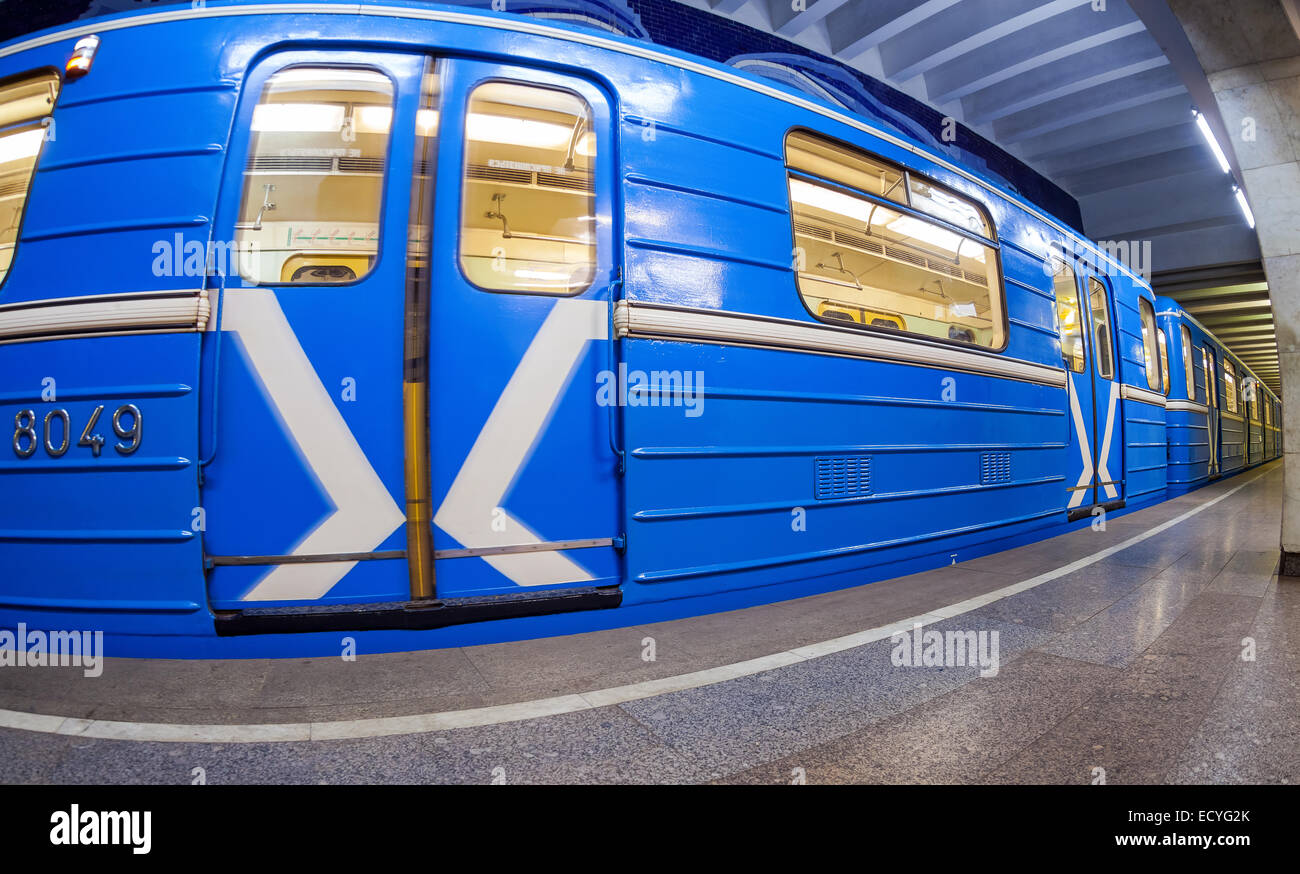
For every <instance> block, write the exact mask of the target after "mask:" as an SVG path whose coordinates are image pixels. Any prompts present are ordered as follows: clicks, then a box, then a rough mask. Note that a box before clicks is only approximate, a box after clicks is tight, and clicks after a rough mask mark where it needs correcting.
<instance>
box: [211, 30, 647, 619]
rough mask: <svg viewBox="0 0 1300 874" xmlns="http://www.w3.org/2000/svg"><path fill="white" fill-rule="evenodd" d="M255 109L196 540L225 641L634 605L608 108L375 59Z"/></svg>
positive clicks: (484, 75)
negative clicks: (491, 612) (238, 632)
mask: <svg viewBox="0 0 1300 874" xmlns="http://www.w3.org/2000/svg"><path fill="white" fill-rule="evenodd" d="M243 94H244V97H243V98H242V100H241V104H240V105H239V106H238V107H236V109H235V112H236V118H235V124H234V127H233V129H234V131H235V133H234V134H233V135H232V141H231V143H230V149H229V157H228V160H227V169H226V174H225V177H224V179H223V182H222V191H221V194H220V196H219V200H218V207H217V213H216V221H215V225H216V230H215V231H214V234H215V235H219V236H218V237H217V238H218V239H222V238H225V239H228V240H230V241H231V242H232V244H233V245H232V246H231V249H232V250H233V251H235V252H236V253H237V257H236V260H235V261H234V262H232V263H231V265H230V267H231V269H229V270H226V271H217V272H216V273H215V274H213V275H212V276H211V277H210V279H209V280H208V281H209V282H210V284H211V285H214V286H215V285H220V292H221V294H220V298H219V300H220V310H219V312H218V314H217V318H218V319H219V325H220V328H219V330H217V331H214V332H212V334H211V335H209V336H208V338H207V339H206V341H205V351H204V382H203V386H204V392H205V401H206V406H205V412H204V426H205V427H204V435H205V437H204V445H203V446H202V447H200V451H201V453H202V455H203V457H204V462H205V464H204V479H203V504H204V505H203V507H202V508H197V509H196V516H195V518H196V519H201V520H202V530H203V532H204V543H205V553H206V556H207V557H206V564H207V569H208V594H209V603H210V606H211V607H212V608H213V609H214V610H216V611H218V618H219V620H220V618H221V617H222V615H223V614H222V612H221V611H233V612H236V613H238V612H241V611H242V612H243V613H250V612H251V613H256V612H257V609H260V608H277V609H278V608H281V607H285V608H292V610H298V609H300V608H301V609H304V610H305V609H308V608H310V609H316V608H322V609H324V608H328V607H331V606H337V605H345V606H352V605H375V604H382V605H392V604H400V603H403V602H407V603H409V602H410V601H417V602H418V601H421V600H433V599H446V600H457V599H459V600H462V601H466V600H467V601H482V600H484V599H481V598H479V596H510V595H515V594H519V593H524V592H530V593H534V595H536V594H538V593H544V592H547V591H549V590H552V589H554V590H559V593H560V594H563V592H565V591H567V590H572V589H575V588H589V589H592V590H597V589H600V590H602V591H603V590H604V589H605V588H608V587H611V586H616V585H617V584H618V583H619V582H620V580H621V552H620V548H621V541H620V539H619V534H618V532H619V531H620V530H621V519H620V514H619V506H620V504H619V499H618V496H619V487H620V481H619V476H620V474H619V459H618V456H617V453H616V451H615V449H614V448H613V447H614V446H615V445H616V444H615V439H616V437H615V433H616V431H617V427H618V424H619V423H618V421H617V416H618V413H619V404H618V399H617V396H616V394H615V393H613V392H606V393H605V394H604V395H602V394H601V393H600V390H601V388H602V387H603V386H607V385H608V384H609V383H611V382H612V381H613V380H611V379H610V373H611V369H612V368H614V365H613V363H612V362H613V361H614V359H615V355H614V349H613V348H612V346H611V344H612V338H611V306H612V303H611V294H612V292H613V290H614V289H615V288H616V279H617V277H618V276H619V269H618V262H617V259H618V249H617V247H616V246H615V245H614V242H613V241H614V211H613V205H614V203H615V200H616V198H615V193H616V188H615V178H616V174H615V172H614V158H613V149H612V148H611V146H612V140H613V136H612V134H613V123H612V118H611V109H610V107H611V105H612V102H613V101H612V100H611V99H610V98H609V97H608V96H607V95H606V93H605V92H604V91H603V90H602V89H601V88H600V87H599V86H597V85H596V84H595V83H594V82H592V81H590V80H588V79H586V78H585V77H582V76H580V75H564V74H561V73H558V72H554V71H552V70H542V69H532V68H526V67H520V66H514V65H509V64H499V63H489V62H485V61H477V60H469V59H447V58H434V57H426V56H423V55H416V54H406V53H390V52H369V51H328V52H327V51H315V50H295V51H289V52H284V53H279V54H275V55H271V56H268V57H266V58H264V59H262V60H261V61H259V62H258V63H257V64H256V65H255V66H254V67H253V68H252V69H250V70H249V71H248V73H247V75H246V77H245V82H244V88H243ZM215 297H216V295H215V294H214V298H215ZM602 398H604V401H603V402H602ZM196 530H198V529H196ZM542 597H545V596H544V595H542ZM486 600H488V601H491V600H493V599H491V598H489V599H486ZM496 600H497V601H500V600H501V599H500V598H498V599H496ZM505 600H510V599H509V598H508V597H507V598H506V599H505ZM479 606H481V604H480V605H479ZM286 615H287V614H286ZM286 621H287V620H286ZM219 627H221V626H220V622H219ZM277 627H279V626H277Z"/></svg>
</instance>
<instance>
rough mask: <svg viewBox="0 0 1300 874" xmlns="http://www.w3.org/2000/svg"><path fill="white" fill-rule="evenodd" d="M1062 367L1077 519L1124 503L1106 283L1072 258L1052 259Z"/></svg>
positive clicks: (1070, 487)
mask: <svg viewBox="0 0 1300 874" xmlns="http://www.w3.org/2000/svg"><path fill="white" fill-rule="evenodd" d="M1054 267H1055V270H1054V277H1053V279H1054V281H1053V284H1054V286H1055V292H1056V306H1057V320H1058V323H1059V327H1060V334H1061V343H1062V350H1061V351H1062V355H1063V357H1064V360H1065V366H1066V393H1067V399H1068V404H1069V425H1068V429H1069V448H1068V450H1067V457H1068V459H1069V463H1068V467H1067V476H1066V489H1067V498H1066V511H1067V513H1068V514H1069V518H1071V519H1078V518H1082V517H1085V516H1089V515H1094V514H1096V513H1097V512H1098V508H1105V509H1115V508H1118V507H1122V506H1123V505H1124V478H1123V471H1124V416H1123V402H1122V399H1121V397H1120V380H1119V379H1118V362H1117V359H1116V354H1115V319H1114V309H1113V306H1112V303H1111V297H1112V295H1111V292H1110V288H1109V285H1108V283H1107V281H1106V280H1105V279H1104V278H1103V277H1102V276H1101V275H1100V274H1098V273H1096V272H1095V271H1093V270H1091V269H1090V268H1089V267H1087V266H1086V265H1084V264H1082V263H1081V262H1078V261H1067V260H1061V259H1058V260H1057V261H1056V262H1055V263H1054Z"/></svg>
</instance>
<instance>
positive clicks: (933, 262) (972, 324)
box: [785, 131, 1006, 349]
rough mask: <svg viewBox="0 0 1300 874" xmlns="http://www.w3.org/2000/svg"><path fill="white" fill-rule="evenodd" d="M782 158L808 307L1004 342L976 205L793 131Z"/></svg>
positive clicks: (993, 269)
mask: <svg viewBox="0 0 1300 874" xmlns="http://www.w3.org/2000/svg"><path fill="white" fill-rule="evenodd" d="M785 157H786V166H787V168H788V170H789V173H788V181H789V193H790V204H791V215H792V218H793V224H794V239H795V253H796V276H797V282H798V288H799V294H800V296H801V297H802V298H803V302H804V305H805V306H807V307H808V310H809V311H810V312H811V313H813V314H814V315H816V316H817V318H819V319H821V320H823V321H832V322H834V323H838V324H853V325H855V326H860V327H864V328H884V329H886V330H895V331H906V332H908V333H911V334H917V335H920V336H923V337H927V338H929V339H934V340H946V341H954V342H958V343H966V344H970V345H975V346H982V347H985V348H990V349H1002V348H1003V347H1004V346H1005V345H1006V327H1005V320H1004V317H1003V299H1002V288H1001V276H1000V273H999V269H998V253H997V248H996V245H995V244H994V243H993V242H992V241H993V226H992V223H991V222H990V221H989V219H988V217H987V215H986V214H985V213H984V210H983V208H982V207H980V206H979V205H978V204H977V203H976V202H975V201H973V200H971V199H969V198H967V197H964V196H962V195H959V194H956V193H954V192H952V191H949V190H948V189H945V188H943V187H941V186H939V185H937V184H935V183H932V182H929V181H928V180H922V179H919V178H916V177H913V176H912V175H911V174H910V173H908V172H906V171H904V170H902V169H901V168H898V167H895V166H893V165H891V164H888V163H886V162H885V161H882V160H880V159H878V158H874V157H870V156H868V155H865V154H863V153H860V152H858V151H856V150H854V149H850V148H847V147H844V146H841V145H839V144H837V143H834V142H831V141H827V140H824V139H822V138H820V137H817V136H814V135H812V134H809V133H805V132H802V131H795V132H793V133H791V134H790V135H789V137H787V139H786V153H785ZM831 313H837V314H848V316H849V318H847V319H845V318H843V316H842V315H830V314H831Z"/></svg>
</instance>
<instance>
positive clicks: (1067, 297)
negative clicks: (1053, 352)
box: [1052, 258, 1086, 373]
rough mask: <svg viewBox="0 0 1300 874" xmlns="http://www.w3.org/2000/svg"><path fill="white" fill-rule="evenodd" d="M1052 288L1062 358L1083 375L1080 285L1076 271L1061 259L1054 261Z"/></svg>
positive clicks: (1084, 363)
mask: <svg viewBox="0 0 1300 874" xmlns="http://www.w3.org/2000/svg"><path fill="white" fill-rule="evenodd" d="M1052 288H1053V290H1054V291H1055V292H1056V322H1057V327H1058V328H1059V330H1060V332H1061V357H1062V358H1063V359H1064V360H1065V366H1066V367H1068V368H1069V369H1070V370H1072V371H1074V372H1075V373H1083V371H1084V369H1085V367H1086V362H1085V361H1084V357H1083V356H1084V352H1083V320H1082V319H1081V318H1080V317H1079V285H1078V282H1077V281H1076V280H1075V276H1074V270H1072V269H1071V268H1070V265H1068V264H1066V263H1065V262H1064V261H1062V260H1061V259H1060V258H1056V259H1053V261H1052Z"/></svg>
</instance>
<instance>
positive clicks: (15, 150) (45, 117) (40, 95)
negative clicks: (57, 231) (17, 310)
mask: <svg viewBox="0 0 1300 874" xmlns="http://www.w3.org/2000/svg"><path fill="white" fill-rule="evenodd" d="M58 96H59V76H58V74H57V73H55V72H53V71H50V72H45V73H37V74H27V75H24V76H22V77H20V78H17V79H11V80H9V81H8V82H5V83H3V84H0V283H3V282H4V279H5V276H6V275H7V274H8V273H9V265H10V264H12V263H13V259H14V249H15V248H16V247H17V245H18V233H19V229H20V227H21V226H22V220H23V211H24V210H25V209H26V207H27V192H28V189H29V188H30V187H31V183H32V175H33V174H34V173H35V172H36V160H37V158H39V157H40V154H41V146H42V145H43V144H44V143H45V131H46V126H47V125H48V124H49V123H50V115H51V113H53V111H54V101H55V100H56V99H57V98H58Z"/></svg>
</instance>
